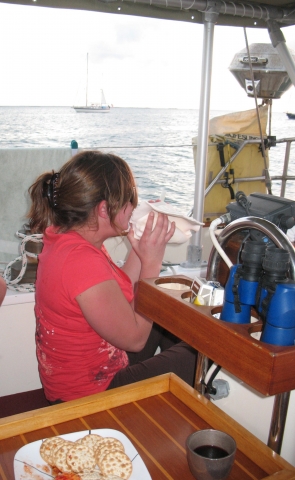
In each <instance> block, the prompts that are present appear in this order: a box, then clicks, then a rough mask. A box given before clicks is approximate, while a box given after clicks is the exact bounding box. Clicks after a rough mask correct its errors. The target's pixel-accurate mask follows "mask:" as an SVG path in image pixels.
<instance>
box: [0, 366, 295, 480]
mask: <svg viewBox="0 0 295 480" xmlns="http://www.w3.org/2000/svg"><path fill="white" fill-rule="evenodd" d="M210 427H212V428H216V429H220V430H223V431H225V432H228V433H229V434H231V435H232V436H233V437H234V438H235V440H236V442H237V446H238V451H237V455H236V459H235V464H234V467H233V470H232V472H231V474H230V477H229V480H256V479H257V480H258V479H264V480H266V479H268V480H292V479H293V480H294V479H295V468H293V467H292V466H291V465H290V464H289V463H288V462H286V461H285V460H284V459H282V458H281V457H280V456H279V455H278V454H275V453H274V452H273V451H272V450H271V449H270V448H268V447H267V446H266V445H264V444H263V443H262V442H261V441H260V440H258V439H257V438H256V437H255V436H254V435H252V434H251V433H250V432H248V431H247V430H245V429H244V428H243V427H241V426H240V425H239V424H238V423H237V422H235V421H234V420H233V419H231V418H230V417H229V416H228V415H226V414H225V413H224V412H222V411H221V410H220V409H219V408H218V407H216V406H215V405H214V404H212V402H210V401H209V400H207V399H206V398H205V397H204V396H202V395H200V394H199V393H197V392H196V391H195V390H194V389H193V388H191V387H190V386H188V385H187V384H186V383H185V382H183V381H182V380H180V379H179V378H178V377H177V376H176V375H174V374H166V375H161V376H159V377H155V378H152V379H150V380H145V381H142V382H138V383H135V384H132V385H128V386H125V387H120V388H117V389H114V390H110V391H108V392H103V393H100V394H97V395H91V396H89V397H85V398H82V399H79V400H74V401H71V402H67V403H63V404H60V405H56V406H52V407H46V408H43V409H39V410H34V411H32V412H26V413H22V414H18V415H13V416H11V417H6V418H3V419H1V420H0V479H1V480H13V479H14V473H13V458H14V455H15V453H16V452H17V450H18V449H19V448H21V447H22V446H23V445H25V444H27V443H29V442H34V441H36V440H40V439H43V438H46V437H49V436H55V435H60V434H65V433H72V432H76V431H82V430H89V429H97V428H113V429H115V430H120V431H121V432H122V433H124V434H125V435H126V436H127V437H128V438H129V439H130V441H131V442H132V443H133V445H134V446H135V448H136V449H137V450H138V452H139V454H140V455H141V457H142V459H143V461H144V462H145V464H146V466H147V468H148V470H149V472H150V475H151V477H152V479H153V480H164V479H174V480H191V479H192V480H193V477H192V475H191V473H190V471H189V468H188V465H187V460H186V451H185V441H186V438H187V437H188V435H190V434H191V433H192V432H194V431H196V430H199V429H203V428H210ZM138 480H140V479H138Z"/></svg>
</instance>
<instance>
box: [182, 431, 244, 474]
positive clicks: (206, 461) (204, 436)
mask: <svg viewBox="0 0 295 480" xmlns="http://www.w3.org/2000/svg"><path fill="white" fill-rule="evenodd" d="M236 450H237V445H236V442H235V440H234V439H233V438H232V437H231V436H230V435H228V434H227V433H225V432H221V431H220V430H213V429H208V430H199V431H198V432H194V433H192V434H191V435H189V437H188V438H187V440H186V452H187V461H188V465H189V468H190V471H191V473H192V474H193V476H194V477H195V478H196V479H197V480H225V479H226V478H228V476H229V474H230V472H231V469H232V466H233V464H234V459H235V454H236Z"/></svg>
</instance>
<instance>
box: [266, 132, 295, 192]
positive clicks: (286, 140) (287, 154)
mask: <svg viewBox="0 0 295 480" xmlns="http://www.w3.org/2000/svg"><path fill="white" fill-rule="evenodd" d="M292 142H295V137H291V138H282V139H280V140H277V141H276V143H277V144H278V143H286V150H285V159H284V165H283V173H282V175H279V176H277V175H274V176H272V177H271V180H280V181H281V182H282V183H281V194H280V196H281V197H284V196H285V193H286V184H287V181H294V180H295V175H288V168H289V161H290V153H291V146H292Z"/></svg>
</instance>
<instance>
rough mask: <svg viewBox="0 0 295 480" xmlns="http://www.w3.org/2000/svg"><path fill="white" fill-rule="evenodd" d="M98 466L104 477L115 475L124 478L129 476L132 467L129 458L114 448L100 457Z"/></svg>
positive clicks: (125, 479)
mask: <svg viewBox="0 0 295 480" xmlns="http://www.w3.org/2000/svg"><path fill="white" fill-rule="evenodd" d="M98 466H99V468H100V470H101V473H102V474H103V475H104V476H105V477H108V476H111V475H115V476H117V477H120V478H123V479H124V480H127V479H128V478H129V477H130V475H131V473H132V468H133V467H132V462H131V460H130V458H129V457H128V456H127V455H126V453H124V452H122V451H120V450H114V451H112V452H109V453H107V454H106V455H104V456H102V457H100V459H99V464H98Z"/></svg>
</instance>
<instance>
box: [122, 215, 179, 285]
mask: <svg viewBox="0 0 295 480" xmlns="http://www.w3.org/2000/svg"><path fill="white" fill-rule="evenodd" d="M156 217H157V218H156V220H155V213H154V212H153V211H152V212H150V214H149V216H148V219H147V222H146V226H145V229H144V232H143V234H142V236H141V238H140V239H139V240H137V239H135V238H134V233H133V229H132V228H131V229H130V231H129V233H128V239H129V241H130V243H131V246H132V248H133V249H134V251H135V252H136V254H137V255H138V257H139V259H140V261H141V275H140V276H141V277H142V278H143V277H148V276H157V275H158V274H159V272H160V268H161V265H162V260H163V257H164V253H165V248H166V245H167V243H168V242H169V240H170V239H171V238H172V236H173V235H174V232H175V222H171V224H170V222H169V220H168V216H167V215H164V214H163V213H158V214H157V216H156ZM169 224H170V225H169Z"/></svg>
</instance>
